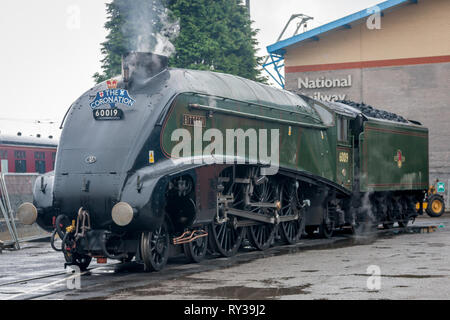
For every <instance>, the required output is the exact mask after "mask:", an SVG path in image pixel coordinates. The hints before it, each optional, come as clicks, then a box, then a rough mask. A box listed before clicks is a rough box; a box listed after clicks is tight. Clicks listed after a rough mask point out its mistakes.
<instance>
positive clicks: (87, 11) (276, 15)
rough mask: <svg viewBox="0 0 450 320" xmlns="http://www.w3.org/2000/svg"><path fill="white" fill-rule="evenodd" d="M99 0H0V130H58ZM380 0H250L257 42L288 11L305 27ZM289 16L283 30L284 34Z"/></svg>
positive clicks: (97, 33) (82, 66) (88, 63)
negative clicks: (302, 19)
mask: <svg viewBox="0 0 450 320" xmlns="http://www.w3.org/2000/svg"><path fill="white" fill-rule="evenodd" d="M105 2H109V1H105V0H40V1H35V0H14V1H0V39H1V51H0V52H1V53H0V88H1V102H0V133H12V134H15V133H17V132H18V131H21V132H23V133H24V134H26V135H30V134H33V135H34V134H36V133H41V134H43V135H49V134H52V135H55V136H59V129H58V127H59V123H60V122H61V120H62V118H63V116H64V113H65V112H66V110H67V108H68V107H69V106H70V104H71V103H72V102H73V101H74V100H75V99H76V98H77V97H78V96H80V95H81V94H82V93H83V92H85V91H86V90H88V89H89V88H91V87H92V86H93V85H94V80H93V79H92V75H93V74H94V73H95V72H97V71H100V60H101V58H102V56H101V53H100V43H101V42H103V41H104V40H105V36H106V31H105V30H104V28H103V26H104V23H105V21H106V12H105ZM379 2H381V0H358V1H354V0H314V1H312V0H251V18H252V20H253V21H254V24H253V26H254V28H257V29H259V30H260V31H259V33H258V37H257V38H258V41H259V46H260V48H261V50H260V51H259V55H265V54H266V50H265V47H266V46H267V45H270V44H272V43H274V42H275V40H276V39H277V38H278V35H279V34H280V32H281V30H282V29H283V27H284V25H285V24H286V22H287V21H288V19H289V17H290V16H291V15H292V14H297V13H303V14H306V15H309V16H312V17H314V20H312V22H310V23H309V24H308V29H309V30H310V29H312V28H314V27H317V26H319V25H321V24H324V23H326V22H329V21H332V20H334V19H337V18H340V17H342V16H345V15H347V14H350V13H353V12H356V11H359V10H362V9H364V8H368V7H370V6H373V5H375V4H377V3H379ZM294 29H295V24H292V26H291V28H290V29H289V30H288V31H287V33H286V35H287V36H291V35H292V33H293V32H294ZM36 121H40V122H41V124H36Z"/></svg>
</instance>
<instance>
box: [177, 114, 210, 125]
mask: <svg viewBox="0 0 450 320" xmlns="http://www.w3.org/2000/svg"><path fill="white" fill-rule="evenodd" d="M196 121H200V122H201V123H202V127H206V117H204V116H196V115H192V114H183V125H184V126H191V127H193V126H194V124H195V122H196Z"/></svg>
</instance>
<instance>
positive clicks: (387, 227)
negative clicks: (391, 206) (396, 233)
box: [383, 222, 394, 229]
mask: <svg viewBox="0 0 450 320" xmlns="http://www.w3.org/2000/svg"><path fill="white" fill-rule="evenodd" d="M393 226H394V223H393V222H385V223H383V228H384V229H392V227H393Z"/></svg>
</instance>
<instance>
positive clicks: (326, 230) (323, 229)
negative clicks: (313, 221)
mask: <svg viewBox="0 0 450 320" xmlns="http://www.w3.org/2000/svg"><path fill="white" fill-rule="evenodd" d="M333 230H334V223H333V222H330V223H325V221H324V222H322V224H321V225H320V226H319V235H320V237H322V238H326V239H329V238H331V237H332V236H333Z"/></svg>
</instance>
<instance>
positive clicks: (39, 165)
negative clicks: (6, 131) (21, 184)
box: [0, 135, 58, 173]
mask: <svg viewBox="0 0 450 320" xmlns="http://www.w3.org/2000/svg"><path fill="white" fill-rule="evenodd" d="M57 146H58V142H57V141H56V140H55V139H53V138H52V137H51V136H50V137H48V138H43V137H40V136H39V135H38V136H36V137H32V136H29V137H26V136H22V135H16V136H14V135H0V161H1V165H0V170H1V172H2V173H8V172H9V173H12V172H16V173H34V172H38V173H45V172H49V171H52V170H53V169H54V167H55V157H56V148H57Z"/></svg>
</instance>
